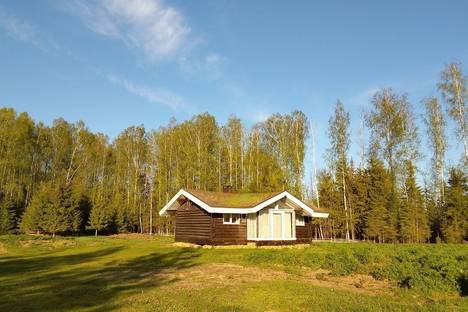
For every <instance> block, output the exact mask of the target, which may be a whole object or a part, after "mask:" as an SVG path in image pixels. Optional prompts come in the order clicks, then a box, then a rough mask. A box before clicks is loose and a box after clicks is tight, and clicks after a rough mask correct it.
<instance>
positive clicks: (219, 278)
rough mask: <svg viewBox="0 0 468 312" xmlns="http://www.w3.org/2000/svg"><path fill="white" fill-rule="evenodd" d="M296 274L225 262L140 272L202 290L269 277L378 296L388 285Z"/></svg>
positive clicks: (362, 278)
mask: <svg viewBox="0 0 468 312" xmlns="http://www.w3.org/2000/svg"><path fill="white" fill-rule="evenodd" d="M302 273H303V274H300V275H296V274H290V273H286V272H283V271H277V270H272V269H267V268H258V267H246V266H242V265H236V264H228V263H211V264H203V265H199V266H194V267H190V268H184V269H173V268H169V269H165V270H162V271H160V272H157V273H154V272H153V273H149V272H148V273H145V274H142V275H140V277H143V279H144V280H145V282H151V280H166V281H171V283H170V285H171V287H180V288H190V289H203V288H209V287H226V286H234V285H242V284H245V283H250V282H262V281H272V280H280V279H281V280H284V279H288V280H295V281H299V282H303V283H309V284H312V285H314V286H319V287H326V288H331V289H339V290H348V291H352V292H357V293H362V294H368V295H379V294H382V293H384V292H385V293H388V291H389V289H390V288H391V286H390V284H389V283H388V282H386V281H377V280H374V279H373V278H372V277H371V276H368V275H361V274H355V275H349V276H332V275H330V274H329V272H328V271H325V270H317V271H303V272H302Z"/></svg>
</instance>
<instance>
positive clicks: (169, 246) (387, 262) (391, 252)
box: [0, 235, 468, 311]
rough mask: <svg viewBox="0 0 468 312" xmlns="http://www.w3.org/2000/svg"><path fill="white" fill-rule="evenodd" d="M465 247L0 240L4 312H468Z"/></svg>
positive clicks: (467, 250) (120, 238) (467, 253)
mask: <svg viewBox="0 0 468 312" xmlns="http://www.w3.org/2000/svg"><path fill="white" fill-rule="evenodd" d="M467 260H468V246H466V245H424V246H422V245H419V246H418V245H373V244H332V243H318V244H313V245H312V246H310V247H308V248H305V249H286V248H282V249H246V248H240V249H206V248H187V247H177V246H174V245H173V243H172V239H171V238H161V237H154V238H148V237H144V236H136V235H135V236H115V237H98V238H94V237H79V238H55V239H52V238H48V237H33V236H0V311H104V310H107V311H108V310H123V311H135V310H136V311H426V310H427V311H467V310H468V300H467V297H465V295H466V287H467V284H466V283H467V278H466V271H467V266H468V263H467V262H468V261H467Z"/></svg>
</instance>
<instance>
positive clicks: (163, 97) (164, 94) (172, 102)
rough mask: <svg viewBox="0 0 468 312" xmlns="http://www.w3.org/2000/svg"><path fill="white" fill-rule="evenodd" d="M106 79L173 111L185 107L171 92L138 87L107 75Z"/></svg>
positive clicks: (180, 99)
mask: <svg viewBox="0 0 468 312" xmlns="http://www.w3.org/2000/svg"><path fill="white" fill-rule="evenodd" d="M106 77H107V79H108V80H109V81H110V82H112V83H114V84H115V85H118V86H120V87H122V88H124V89H125V90H126V91H127V92H130V93H132V94H135V95H137V96H139V97H141V98H144V99H145V100H147V101H148V102H150V103H154V104H158V105H163V106H166V107H169V108H170V109H172V110H177V109H180V108H181V107H183V106H184V100H183V99H182V98H181V97H180V96H178V95H177V94H174V93H173V92H171V91H167V90H157V89H153V88H151V87H147V86H142V85H137V84H135V83H133V82H131V81H128V80H126V79H123V78H120V77H117V76H114V75H107V76H106Z"/></svg>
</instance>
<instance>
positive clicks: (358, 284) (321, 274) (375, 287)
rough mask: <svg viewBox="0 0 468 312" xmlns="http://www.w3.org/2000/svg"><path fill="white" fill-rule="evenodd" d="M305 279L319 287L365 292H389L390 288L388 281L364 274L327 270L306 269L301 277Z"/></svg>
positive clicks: (376, 293)
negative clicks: (337, 274)
mask: <svg viewBox="0 0 468 312" xmlns="http://www.w3.org/2000/svg"><path fill="white" fill-rule="evenodd" d="M303 278H304V279H305V281H307V282H308V283H311V284H313V285H317V286H320V287H327V288H333V289H342V290H350V291H353V292H358V293H365V294H375V295H378V294H381V293H384V292H385V293H389V292H388V291H389V290H390V289H391V288H392V287H391V285H390V283H389V282H388V281H378V280H375V279H374V278H373V277H372V276H369V275H364V274H352V275H346V276H333V275H331V274H330V272H329V271H326V270H321V269H320V270H316V271H308V272H306V273H305V276H304V277H303Z"/></svg>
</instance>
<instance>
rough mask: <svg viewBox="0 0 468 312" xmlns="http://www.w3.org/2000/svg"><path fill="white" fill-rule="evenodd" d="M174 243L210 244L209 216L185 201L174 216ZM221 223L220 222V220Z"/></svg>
mask: <svg viewBox="0 0 468 312" xmlns="http://www.w3.org/2000/svg"><path fill="white" fill-rule="evenodd" d="M175 219H176V226H175V241H176V242H186V243H193V244H200V245H205V244H211V236H212V228H211V224H212V222H211V215H210V214H209V213H208V212H206V211H205V210H204V209H202V208H200V207H198V206H197V205H196V204H194V203H192V202H190V201H186V202H185V203H184V204H183V205H182V206H180V207H179V209H177V211H176V214H175ZM221 222H222V220H221Z"/></svg>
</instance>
